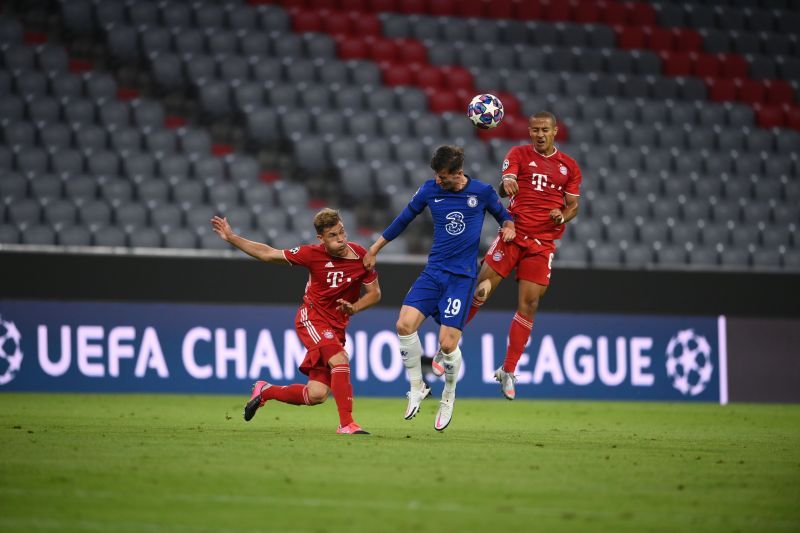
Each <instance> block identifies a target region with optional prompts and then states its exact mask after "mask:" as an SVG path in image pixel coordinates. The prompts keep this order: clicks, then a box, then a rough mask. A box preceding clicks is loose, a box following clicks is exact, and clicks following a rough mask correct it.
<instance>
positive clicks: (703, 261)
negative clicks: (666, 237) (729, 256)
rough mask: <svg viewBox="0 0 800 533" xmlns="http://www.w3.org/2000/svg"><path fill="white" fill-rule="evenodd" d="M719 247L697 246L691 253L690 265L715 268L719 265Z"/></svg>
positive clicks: (693, 247)
mask: <svg viewBox="0 0 800 533" xmlns="http://www.w3.org/2000/svg"><path fill="white" fill-rule="evenodd" d="M718 248H719V247H718V246H717V245H711V246H707V245H695V246H692V247H691V250H690V251H689V254H688V257H689V264H691V265H693V266H698V267H715V266H717V265H718V264H719V260H720V258H719V251H718Z"/></svg>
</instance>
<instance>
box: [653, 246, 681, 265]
mask: <svg viewBox="0 0 800 533" xmlns="http://www.w3.org/2000/svg"><path fill="white" fill-rule="evenodd" d="M656 257H657V259H658V263H659V264H660V265H664V266H683V265H685V264H686V260H687V254H686V248H685V247H684V246H681V245H677V244H675V245H666V246H660V247H658V248H657V249H656Z"/></svg>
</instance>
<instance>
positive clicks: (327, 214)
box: [314, 207, 342, 235]
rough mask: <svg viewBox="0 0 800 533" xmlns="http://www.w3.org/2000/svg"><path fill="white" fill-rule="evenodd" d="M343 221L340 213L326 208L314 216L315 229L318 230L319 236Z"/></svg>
mask: <svg viewBox="0 0 800 533" xmlns="http://www.w3.org/2000/svg"><path fill="white" fill-rule="evenodd" d="M341 221H342V218H341V217H340V216H339V211H337V210H335V209H331V208H330V207H326V208H324V209H322V210H321V211H320V212H319V213H317V214H316V215H314V229H316V230H317V235H322V234H323V233H324V232H325V230H326V229H328V228H332V227H333V226H335V225H336V224H338V223H339V222H341Z"/></svg>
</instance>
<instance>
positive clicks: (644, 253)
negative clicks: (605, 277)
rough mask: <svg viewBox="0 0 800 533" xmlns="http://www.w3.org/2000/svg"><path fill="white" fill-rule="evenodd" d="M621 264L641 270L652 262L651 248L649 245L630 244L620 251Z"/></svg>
mask: <svg viewBox="0 0 800 533" xmlns="http://www.w3.org/2000/svg"><path fill="white" fill-rule="evenodd" d="M622 255H623V258H622V259H623V263H624V264H625V265H626V266H628V267H631V268H641V267H644V266H647V265H650V264H651V263H652V262H653V248H652V246H651V245H649V244H631V245H629V246H627V247H626V248H624V249H623V250H622Z"/></svg>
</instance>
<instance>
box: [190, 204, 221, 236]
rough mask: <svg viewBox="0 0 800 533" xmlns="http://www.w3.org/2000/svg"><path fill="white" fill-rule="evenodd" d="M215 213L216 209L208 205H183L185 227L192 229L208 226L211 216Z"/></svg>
mask: <svg viewBox="0 0 800 533" xmlns="http://www.w3.org/2000/svg"><path fill="white" fill-rule="evenodd" d="M216 214H217V211H216V209H215V208H213V207H211V206H210V205H194V206H184V207H183V216H184V218H185V219H186V227H187V228H189V229H192V230H197V229H199V228H208V227H210V222H211V218H212V217H213V216H214V215H216Z"/></svg>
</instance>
